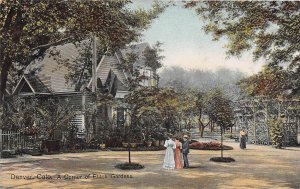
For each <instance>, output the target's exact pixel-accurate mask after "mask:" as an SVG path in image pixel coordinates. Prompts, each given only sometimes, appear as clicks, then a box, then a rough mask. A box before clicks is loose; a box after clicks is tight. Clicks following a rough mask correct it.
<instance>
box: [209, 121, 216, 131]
mask: <svg viewBox="0 0 300 189" xmlns="http://www.w3.org/2000/svg"><path fill="white" fill-rule="evenodd" d="M214 127H215V124H214V122H211V126H210V132H211V133H212V132H214Z"/></svg>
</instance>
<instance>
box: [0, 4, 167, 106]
mask: <svg viewBox="0 0 300 189" xmlns="http://www.w3.org/2000/svg"><path fill="white" fill-rule="evenodd" d="M130 3H131V2H130V1H128V0H116V1H106V0H100V1H60V0H52V1H26V2H24V1H8V0H5V1H1V3H0V12H1V14H0V31H1V32H0V42H1V46H0V71H1V73H0V75H1V80H0V100H1V101H0V102H1V103H2V100H3V99H2V97H3V94H4V92H5V89H6V84H7V79H8V75H9V74H8V73H10V76H11V77H12V78H11V79H10V82H12V84H13V85H14V84H15V82H16V81H17V80H18V77H19V76H20V75H22V73H23V71H24V68H26V67H27V65H28V64H29V63H31V62H32V61H34V60H36V59H38V58H42V57H43V55H44V53H45V52H46V51H47V50H48V49H49V48H50V47H52V46H56V45H61V44H65V43H70V42H71V43H75V42H81V41H82V40H84V39H87V38H89V37H90V36H91V35H92V34H93V35H95V36H96V37H97V38H98V39H99V43H100V44H101V45H102V47H103V49H107V50H108V51H109V52H115V50H116V49H120V48H122V47H124V46H125V45H126V44H129V43H130V42H132V41H134V40H136V39H137V38H138V37H139V36H140V35H141V32H142V31H143V30H144V29H146V28H147V27H148V26H149V24H150V23H151V20H153V19H154V18H156V17H157V16H158V14H160V13H161V12H162V11H163V10H164V8H165V6H164V5H162V4H160V3H157V2H156V3H154V5H153V9H151V10H149V11H145V10H143V9H138V10H132V9H130V8H129V7H130V6H129V5H130ZM83 67H84V66H83ZM76 70H78V69H76ZM79 82H81V81H80V79H79ZM0 105H1V104H0Z"/></svg>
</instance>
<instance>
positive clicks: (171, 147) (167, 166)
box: [163, 136, 176, 169]
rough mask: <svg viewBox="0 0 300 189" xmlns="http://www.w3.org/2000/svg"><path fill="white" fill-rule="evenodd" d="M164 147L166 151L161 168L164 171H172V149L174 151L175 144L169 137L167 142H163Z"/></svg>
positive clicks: (173, 164)
mask: <svg viewBox="0 0 300 189" xmlns="http://www.w3.org/2000/svg"><path fill="white" fill-rule="evenodd" d="M164 146H165V147H166V148H167V149H166V154H165V159H164V164H163V168H164V169H174V168H175V160H174V149H176V144H175V142H174V141H173V140H172V139H171V137H170V136H169V137H168V140H166V141H165V145H164Z"/></svg>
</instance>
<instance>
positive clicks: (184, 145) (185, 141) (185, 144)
mask: <svg viewBox="0 0 300 189" xmlns="http://www.w3.org/2000/svg"><path fill="white" fill-rule="evenodd" d="M188 153H190V148H189V141H188V136H187V135H184V136H183V143H182V156H183V162H184V164H183V168H188V167H189V160H188V157H187V156H188Z"/></svg>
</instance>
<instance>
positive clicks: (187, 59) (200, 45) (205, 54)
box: [134, 0, 263, 75]
mask: <svg viewBox="0 0 300 189" xmlns="http://www.w3.org/2000/svg"><path fill="white" fill-rule="evenodd" d="M176 4H177V5H176V6H171V7H168V8H167V9H166V10H165V12H164V13H162V14H161V15H160V16H159V18H157V19H156V20H154V22H153V23H152V24H151V27H150V28H149V29H147V30H146V31H145V32H144V33H143V34H144V36H143V38H142V39H141V42H149V43H150V45H154V44H155V43H156V42H157V41H159V42H162V43H163V45H162V49H163V50H164V52H163V53H162V54H163V55H164V56H165V59H164V60H163V64H164V67H170V66H180V67H183V68H185V69H200V70H205V71H206V70H212V71H215V70H217V69H219V68H228V69H231V70H238V71H241V72H243V73H246V74H247V75H251V74H254V73H257V72H258V71H260V70H261V68H262V65H263V61H262V60H260V61H258V62H256V63H254V62H253V61H252V55H251V53H250V52H249V53H248V52H246V53H244V54H243V56H242V57H240V58H237V57H229V58H228V57H227V56H226V49H225V48H223V46H224V45H225V44H226V39H221V40H220V41H212V37H211V36H210V35H209V34H205V33H204V31H203V30H202V26H203V25H204V22H203V21H202V20H201V19H199V17H198V16H197V14H196V13H195V11H193V10H189V9H184V8H182V6H181V3H180V2H177V3H176ZM134 6H136V7H143V8H146V9H147V8H149V7H150V6H151V0H135V1H134Z"/></svg>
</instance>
